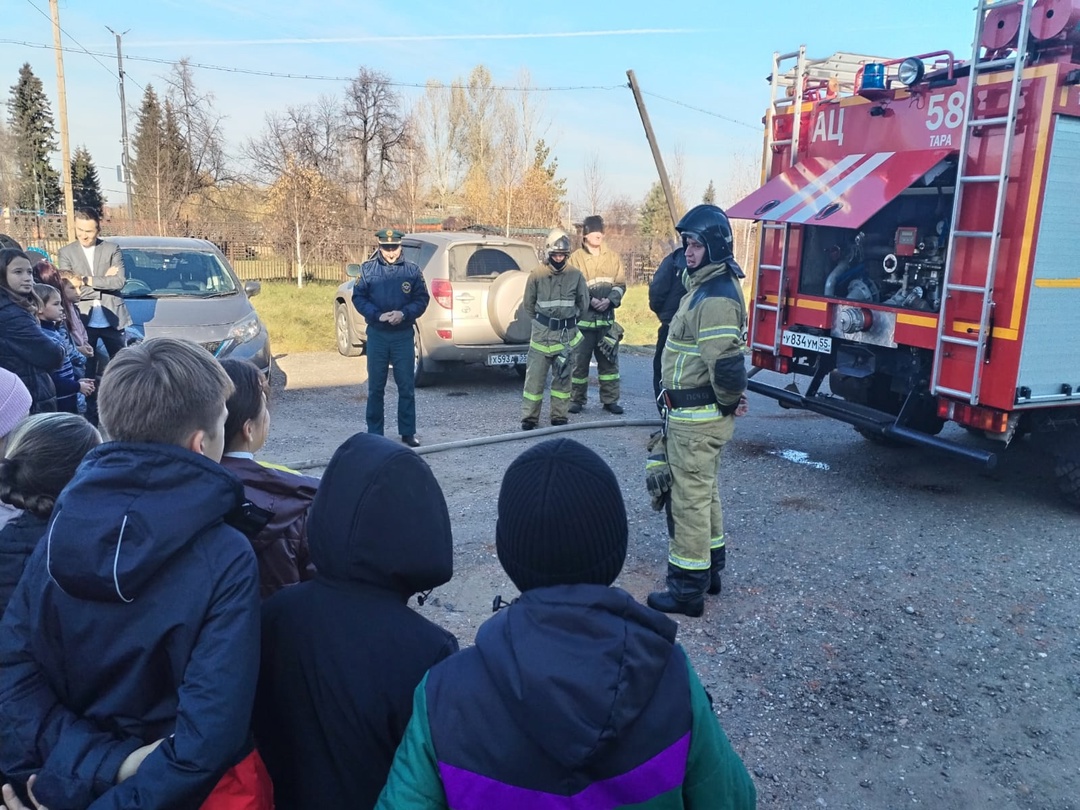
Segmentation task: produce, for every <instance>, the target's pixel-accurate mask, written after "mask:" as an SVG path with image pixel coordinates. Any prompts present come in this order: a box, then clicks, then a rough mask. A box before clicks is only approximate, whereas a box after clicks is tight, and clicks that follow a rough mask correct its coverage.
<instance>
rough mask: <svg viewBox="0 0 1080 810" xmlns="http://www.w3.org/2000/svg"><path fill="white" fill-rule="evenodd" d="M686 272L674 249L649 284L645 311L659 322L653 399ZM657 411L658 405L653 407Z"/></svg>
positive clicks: (679, 252) (657, 391)
mask: <svg viewBox="0 0 1080 810" xmlns="http://www.w3.org/2000/svg"><path fill="white" fill-rule="evenodd" d="M684 272H686V256H685V255H684V254H683V249H682V248H681V247H679V248H676V249H675V250H673V251H672V252H671V253H669V254H668V255H667V256H665V257H664V260H663V261H662V262H660V266H659V267H657V268H656V272H655V273H653V276H652V280H651V281H649V309H651V310H652V311H653V312H654V313H655V314H656V317H657V318H659V319H660V328H659V329H658V330H656V351H655V352H654V353H653V361H652V369H653V372H652V387H653V399H656V398H658V397H659V396H660V366H661V358H662V357H663V356H664V344H665V343H667V336H668V329H670V328H671V319H672V318H674V317H675V313H676V311H678V309H679V302H680V301H681V300H682V297H683V296H684V295H686V285H684V284H683V273H684ZM657 407H658V408H659V407H660V406H659V404H657Z"/></svg>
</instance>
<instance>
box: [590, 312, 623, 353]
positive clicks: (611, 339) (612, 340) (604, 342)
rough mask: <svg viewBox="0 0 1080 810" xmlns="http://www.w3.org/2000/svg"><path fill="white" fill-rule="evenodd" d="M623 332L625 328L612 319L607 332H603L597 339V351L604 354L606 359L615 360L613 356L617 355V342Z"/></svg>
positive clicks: (619, 341) (620, 339)
mask: <svg viewBox="0 0 1080 810" xmlns="http://www.w3.org/2000/svg"><path fill="white" fill-rule="evenodd" d="M624 333H625V330H624V329H623V328H622V326H620V325H619V324H617V323H615V322H614V321H612V322H611V326H609V327H608V329H607V332H605V333H604V336H603V337H602V338H600V340H598V341H597V343H596V348H597V351H599V352H600V354H602V355H604V357H606V358H607V359H608V360H610V361H612V362H615V358H616V357H618V355H619V344H620V343H621V342H622V338H623V334H624Z"/></svg>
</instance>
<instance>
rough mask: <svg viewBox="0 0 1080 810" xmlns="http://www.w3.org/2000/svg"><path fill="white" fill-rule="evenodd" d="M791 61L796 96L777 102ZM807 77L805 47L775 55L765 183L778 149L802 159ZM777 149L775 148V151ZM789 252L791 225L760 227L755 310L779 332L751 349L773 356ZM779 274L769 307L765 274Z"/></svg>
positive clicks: (780, 326)
mask: <svg viewBox="0 0 1080 810" xmlns="http://www.w3.org/2000/svg"><path fill="white" fill-rule="evenodd" d="M789 59H794V60H795V78H794V82H793V84H794V91H795V92H794V94H793V95H792V96H791V97H790V98H788V97H787V95H786V93H785V95H784V97H783V98H778V95H779V94H778V92H777V91H778V90H779V88H780V87H786V86H787V85H786V80H785V77H782V76H781V75H780V65H781V63H782V62H786V61H788V60H789ZM805 73H806V46H805V45H801V46H800V47H799V50H797V51H792V52H791V53H779V52H776V53H773V65H772V75H771V76H770V77H769V112H768V114H767V115H766V116H765V154H764V155H763V159H762V166H763V167H764V175H765V177H764V179H765V180H766V181H767V180H769V179H771V178H772V166H773V159H774V158H775V154H776V148H779V147H783V146H787V147H789V152H788V154H789V155H790V159H789V160H788V165H789V166H792V165H794V164H795V162H796V161H797V160H798V159H799V129H800V125H801V123H802V105H803V76H804V74H805ZM787 107H790V108H791V109H792V110H793V112H794V115H793V118H792V125H791V137H790V138H782V139H775V138H774V137H773V134H774V131H773V122H774V121H775V120H776V116H777V115H778V114H779V113H780V111H781V109H782V108H787ZM774 147H775V148H774ZM770 232H775V233H778V234H779V239H780V262H779V264H768V263H766V262H765V251H766V249H767V246H768V244H769V241H770V240H769V239H768V236H769V235H770ZM787 250H788V224H787V223H786V222H765V221H763V222H762V223H761V237H760V246H759V248H758V293H759V300H758V301H757V303H756V304H755V307H754V308H755V309H756V310H758V311H763V312H773V313H775V314H776V328H775V329H774V330H773V339H772V342H771V343H766V342H765V341H764V340H761V339H760V338H759V337H758V334H757V330H756V329H755V330H754V339H753V341H752V342H751V344H750V347H751V349H765V350H766V351H769V352H773V353H774V354H775V353H776V352H778V351H779V350H780V336H781V333H782V332H783V328H784V327H783V320H784V304H785V301H784V298H785V297H786V295H787V289H786V288H787V278H786V276H787ZM766 272H768V273H776V274H777V279H776V304H775V305H774V304H770V303H768V302H766V301H765V300H764V298H763V297H760V292H761V290H760V288H761V279H762V277H763V276H764V274H765V273H766Z"/></svg>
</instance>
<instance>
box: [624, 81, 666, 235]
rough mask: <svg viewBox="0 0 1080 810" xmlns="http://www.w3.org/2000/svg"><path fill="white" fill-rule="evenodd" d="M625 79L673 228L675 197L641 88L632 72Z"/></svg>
mask: <svg viewBox="0 0 1080 810" xmlns="http://www.w3.org/2000/svg"><path fill="white" fill-rule="evenodd" d="M626 78H628V79H629V80H630V90H631V92H633V94H634V101H635V102H636V103H637V108H638V114H639V115H640V116H641V123H642V125H643V126H644V127H645V137H646V138H648V139H649V148H650V149H652V156H653V160H654V161H656V171H657V173H658V174H659V175H660V185H661V186H663V188H664V197H665V198H666V199H667V207H668V213H669V214H671V226H672V227H675V225H677V224H678V222H679V212H678V211H677V210H676V208H675V195H674V194H672V193H671V181H670V180H668V174H667V170H666V169H665V168H664V158H663V157H661V155H660V147H659V146H657V144H656V135H654V134H653V128H652V123H651V122H650V121H649V112H648V110H646V109H645V101H644V99H642V98H641V88H640V87H638V83H637V77H635V76H634V71H632V70H628V71H626Z"/></svg>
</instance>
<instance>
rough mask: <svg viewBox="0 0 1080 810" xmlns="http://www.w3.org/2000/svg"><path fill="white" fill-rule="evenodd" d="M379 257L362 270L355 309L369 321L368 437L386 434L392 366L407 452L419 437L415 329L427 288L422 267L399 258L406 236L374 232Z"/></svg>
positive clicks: (425, 302)
mask: <svg viewBox="0 0 1080 810" xmlns="http://www.w3.org/2000/svg"><path fill="white" fill-rule="evenodd" d="M375 236H376V237H377V238H378V240H379V252H378V253H376V254H375V256H374V257H372V258H371V259H369V260H368V261H366V262H364V264H363V265H361V267H360V276H359V277H358V278H357V279H356V283H355V284H354V285H353V297H352V300H353V306H355V307H356V311H357V312H359V313H360V314H361V315H363V316H364V320H365V321H367V345H366V350H365V354H366V355H367V371H368V402H367V414H366V415H367V429H368V433H375V434H378V435H379V436H381V435H383V396H384V393H385V391H386V377H387V374H388V373H389V368H390V366H393V367H394V383H395V385H397V390H398V418H397V426H398V433H400V434H401V441H403V442H404V443H405V444H407V445H409V447H419V446H420V442H419V441H417V438H416V391H415V378H414V374H415V373H416V367H415V361H414V357H413V340H414V338H413V325H414V324H415V323H416V319H417V318H419V317H420V316H421V315H423V314H424V310H425V309H427V305H428V301H429V300H430V298H429V296H428V290H427V285H426V284H424V274H423V273H422V272H421V270H420V268H419V266H417V265H416V264H414V263H413V262H408V261H405V260H404V259H402V258H401V239H402V237H403V236H404V234H403V233H402V232H401V231H398V230H395V229H393V228H383V229H382V230H381V231H378V232H376V234H375Z"/></svg>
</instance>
